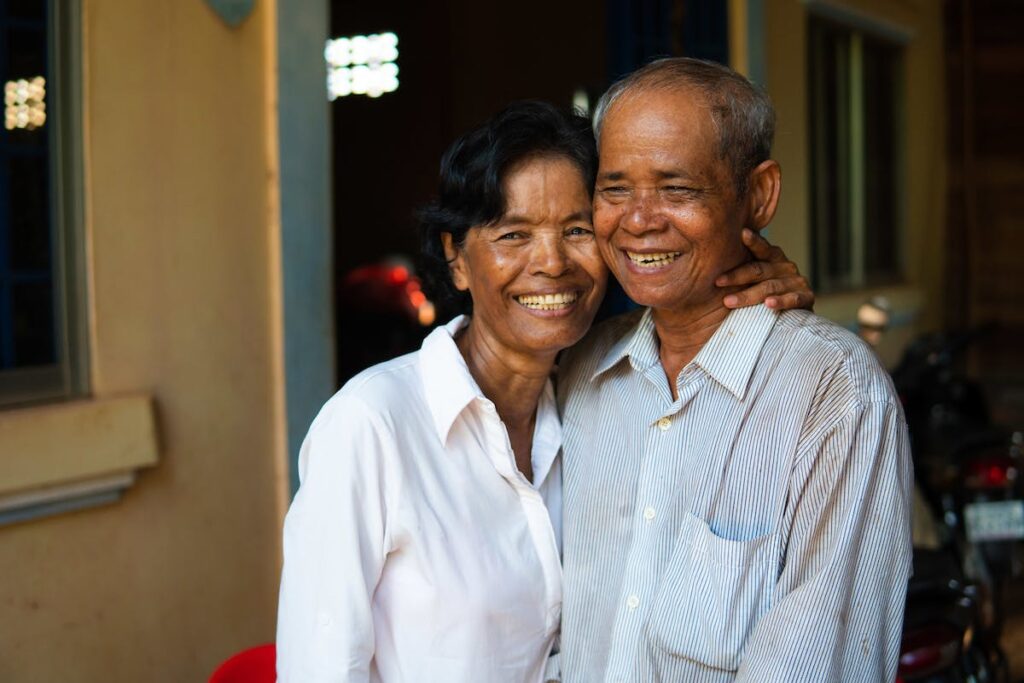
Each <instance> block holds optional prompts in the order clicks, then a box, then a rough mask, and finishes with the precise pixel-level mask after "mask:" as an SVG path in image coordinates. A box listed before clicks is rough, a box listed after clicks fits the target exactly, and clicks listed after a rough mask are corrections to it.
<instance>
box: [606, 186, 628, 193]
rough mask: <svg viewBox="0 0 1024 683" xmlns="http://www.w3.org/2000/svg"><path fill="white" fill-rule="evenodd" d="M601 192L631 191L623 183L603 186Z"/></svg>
mask: <svg viewBox="0 0 1024 683" xmlns="http://www.w3.org/2000/svg"><path fill="white" fill-rule="evenodd" d="M600 192H602V193H604V194H625V193H627V192H629V190H628V189H627V188H625V187H623V186H622V185H609V186H607V187H602V188H601V189H600Z"/></svg>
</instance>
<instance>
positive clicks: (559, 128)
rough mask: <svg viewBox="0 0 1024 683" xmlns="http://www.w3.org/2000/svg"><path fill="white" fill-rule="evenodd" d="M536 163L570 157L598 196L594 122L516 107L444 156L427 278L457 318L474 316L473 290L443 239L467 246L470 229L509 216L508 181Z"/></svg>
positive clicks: (428, 229)
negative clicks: (460, 280)
mask: <svg viewBox="0 0 1024 683" xmlns="http://www.w3.org/2000/svg"><path fill="white" fill-rule="evenodd" d="M531 157H564V158H566V159H568V160H569V161H571V162H573V163H574V164H575V165H576V166H577V167H578V168H579V170H580V173H581V174H582V175H583V182H584V183H585V184H586V187H587V192H588V193H592V192H593V189H594V180H595V176H596V175H597V147H596V145H595V144H594V136H593V133H592V132H591V127H590V121H589V120H588V119H587V118H585V117H583V116H581V115H579V114H576V113H574V112H563V111H560V110H559V109H557V108H556V107H554V106H552V105H550V104H548V103H546V102H534V101H527V102H516V103H514V104H512V105H510V106H509V107H508V108H507V109H505V110H504V111H502V112H500V113H499V114H497V115H496V116H494V117H493V118H491V119H490V120H489V121H487V122H486V123H484V124H483V125H482V126H480V127H478V128H474V129H473V130H471V131H469V132H468V133H466V134H465V135H463V136H461V137H460V138H459V139H458V140H456V141H455V142H454V143H452V146H451V147H449V148H448V151H447V152H445V154H444V156H443V157H442V158H441V182H440V186H439V189H438V192H437V199H436V200H435V201H433V202H432V203H431V204H429V205H428V206H426V207H425V208H423V209H422V210H421V211H420V213H419V220H420V226H419V229H420V274H421V275H422V276H423V279H424V284H425V286H426V289H427V293H428V294H429V295H430V296H431V298H432V299H434V301H436V302H437V303H439V304H441V306H442V307H444V308H445V309H446V310H447V311H448V312H450V313H453V314H454V313H469V312H471V311H472V308H473V304H472V300H471V299H470V297H469V293H468V292H460V291H459V290H457V289H456V288H455V284H454V283H453V282H452V277H451V271H450V270H449V267H448V260H447V259H446V258H445V253H444V245H443V243H442V242H441V233H445V232H447V233H451V235H452V241H453V242H454V243H455V244H456V245H459V246H461V245H462V244H463V243H464V241H465V239H466V233H468V232H469V230H470V228H473V227H475V226H481V225H490V224H492V223H495V222H497V221H499V220H500V219H501V217H502V216H503V215H504V213H505V210H506V197H505V188H504V181H505V177H506V175H507V174H508V172H509V171H510V170H511V169H512V168H513V167H514V166H515V165H516V164H518V163H519V162H521V161H523V160H525V159H528V158H531Z"/></svg>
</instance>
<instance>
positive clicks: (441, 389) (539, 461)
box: [419, 315, 562, 486]
mask: <svg viewBox="0 0 1024 683" xmlns="http://www.w3.org/2000/svg"><path fill="white" fill-rule="evenodd" d="M468 324H469V317H467V316H464V315H460V316H458V317H457V318H455V319H453V320H452V321H451V322H449V323H448V324H447V325H445V326H443V327H438V328H437V329H435V330H434V331H433V332H431V333H430V334H429V335H427V338H426V339H424V340H423V345H422V346H421V347H420V355H419V372H420V377H421V378H422V380H423V388H424V392H425V394H426V402H427V407H428V408H429V409H430V414H431V416H432V417H433V420H434V428H435V429H436V430H437V435H438V437H439V438H440V439H441V443H445V444H446V443H447V442H448V433H449V432H450V431H451V429H452V425H453V424H455V420H456V419H457V418H458V417H459V415H460V414H461V413H462V411H463V410H465V409H466V406H468V405H469V404H470V403H472V402H473V401H474V400H480V401H486V402H487V403H491V401H490V399H488V398H487V397H486V396H484V393H483V392H482V391H480V387H479V386H478V385H477V383H476V380H475V379H473V375H471V374H470V372H469V367H468V366H467V365H466V359H465V358H463V357H462V352H461V351H459V347H458V346H457V345H456V344H455V335H456V334H458V333H459V331H460V330H461V329H462V328H464V327H465V326H466V325H468ZM561 447H562V423H561V421H560V420H559V419H558V410H557V409H556V407H555V390H554V385H553V384H552V383H551V380H550V379H549V380H548V381H547V384H545V386H544V391H543V392H541V395H540V401H539V402H538V405H537V422H536V424H535V426H534V430H533V450H532V453H531V461H532V465H533V479H534V485H535V486H536V485H540V484H541V483H543V482H544V480H545V479H547V477H548V474H549V473H550V471H551V468H552V466H553V465H554V462H555V459H556V458H557V457H558V452H559V450H560V449H561Z"/></svg>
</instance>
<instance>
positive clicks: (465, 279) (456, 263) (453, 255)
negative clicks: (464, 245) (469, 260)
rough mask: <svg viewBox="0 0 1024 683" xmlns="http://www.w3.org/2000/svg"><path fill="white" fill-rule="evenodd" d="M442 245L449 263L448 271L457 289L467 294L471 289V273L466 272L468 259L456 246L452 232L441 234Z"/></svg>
mask: <svg viewBox="0 0 1024 683" xmlns="http://www.w3.org/2000/svg"><path fill="white" fill-rule="evenodd" d="M441 244H442V245H443V246H444V259H445V260H446V261H447V262H448V270H449V271H451V274H452V283H454V285H455V289H457V290H459V291H460V292H465V291H466V290H467V289H469V273H467V272H466V259H465V257H464V256H463V253H462V249H459V248H458V247H456V246H455V241H454V240H453V239H452V234H451V233H450V232H442V233H441Z"/></svg>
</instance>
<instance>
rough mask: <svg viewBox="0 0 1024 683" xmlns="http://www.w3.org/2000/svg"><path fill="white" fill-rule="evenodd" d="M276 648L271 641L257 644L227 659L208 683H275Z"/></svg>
mask: <svg viewBox="0 0 1024 683" xmlns="http://www.w3.org/2000/svg"><path fill="white" fill-rule="evenodd" d="M276 681H277V650H276V649H275V647H274V644H273V643H268V644H267V645H257V646H256V647H250V648H249V649H248V650H242V651H241V652H239V653H238V654H236V655H234V656H232V657H230V658H229V659H227V660H226V661H225V662H224V663H223V664H221V665H220V666H218V667H217V670H216V671H214V672H213V675H212V676H210V682H209V683H276Z"/></svg>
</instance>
